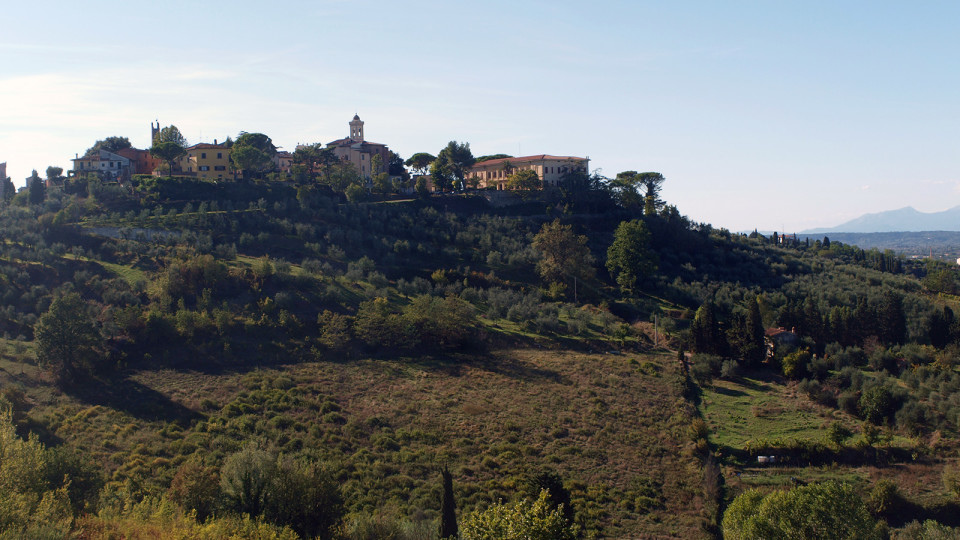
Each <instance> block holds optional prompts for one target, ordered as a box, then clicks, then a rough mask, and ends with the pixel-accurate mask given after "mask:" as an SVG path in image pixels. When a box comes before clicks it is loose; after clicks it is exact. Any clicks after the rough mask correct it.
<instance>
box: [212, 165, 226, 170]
mask: <svg viewBox="0 0 960 540" xmlns="http://www.w3.org/2000/svg"><path fill="white" fill-rule="evenodd" d="M213 170H215V171H225V170H227V167H226V165H214V167H213Z"/></svg>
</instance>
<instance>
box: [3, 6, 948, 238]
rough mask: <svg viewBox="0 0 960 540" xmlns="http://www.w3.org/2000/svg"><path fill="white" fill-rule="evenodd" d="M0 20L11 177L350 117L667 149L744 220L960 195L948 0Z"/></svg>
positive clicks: (421, 144)
mask: <svg viewBox="0 0 960 540" xmlns="http://www.w3.org/2000/svg"><path fill="white" fill-rule="evenodd" d="M4 11H5V13H4V21H3V22H2V27H3V32H0V162H2V161H6V162H7V163H8V174H9V176H11V177H12V178H13V180H14V182H15V183H16V184H17V185H22V184H23V183H24V178H25V177H26V176H28V175H29V174H30V170H31V169H34V168H35V169H38V170H39V171H40V172H41V174H42V173H43V170H44V169H46V167H47V166H48V165H57V166H61V167H64V168H68V167H69V166H70V161H69V160H70V158H72V157H73V156H74V154H76V153H82V152H83V151H84V150H85V149H86V148H88V147H89V146H91V145H92V144H93V143H94V142H95V141H96V140H97V139H102V138H104V137H107V136H111V135H123V136H127V137H129V138H130V140H131V142H133V144H134V145H135V146H138V147H146V146H148V145H149V127H150V126H149V125H150V122H152V121H154V120H157V119H159V121H160V122H161V123H162V124H163V125H169V124H175V125H177V126H178V127H179V128H180V129H181V131H182V132H183V133H184V134H185V135H186V136H187V138H188V139H189V141H190V142H191V143H194V142H201V141H203V142H210V141H212V140H213V139H220V140H222V139H223V138H225V137H226V136H227V135H231V136H234V137H235V136H236V135H237V133H239V132H240V131H259V132H263V133H266V134H267V135H269V136H270V137H272V138H273V140H274V142H275V143H276V144H277V145H279V146H282V147H284V148H286V149H290V150H292V149H293V148H294V147H295V146H296V144H297V143H303V142H329V141H331V140H334V139H337V138H340V137H343V136H346V135H347V133H348V131H347V129H348V128H347V122H348V121H349V120H350V118H352V116H353V114H354V113H359V114H360V116H361V118H363V120H364V121H365V122H366V125H365V134H366V136H367V138H368V139H370V140H373V141H376V142H382V143H386V144H388V145H389V146H390V147H391V149H393V150H394V151H396V152H398V153H399V154H401V155H402V156H403V157H409V156H410V155H411V154H413V153H415V152H421V151H426V152H430V153H433V154H436V153H437V151H439V149H440V148H442V147H443V146H444V145H445V144H446V143H447V141H449V140H458V141H466V142H469V143H470V145H471V147H472V149H473V152H474V155H482V154H492V153H507V154H512V155H527V154H541V153H549V154H561V155H576V156H589V157H590V159H591V166H592V167H595V168H601V169H602V172H603V174H605V175H607V176H613V175H615V174H616V173H617V172H619V171H623V170H631V169H632V170H640V171H659V172H661V173H663V174H664V176H665V177H666V178H667V182H666V183H665V184H664V191H663V195H664V198H665V199H666V200H667V201H668V202H670V203H672V204H675V205H677V206H678V208H679V209H680V211H681V212H682V213H684V214H686V215H688V216H689V217H690V218H691V219H694V220H695V221H702V222H710V223H712V224H714V225H715V226H718V227H727V228H729V229H731V230H752V229H753V228H759V229H761V230H786V231H788V232H789V231H799V230H802V229H805V228H810V227H817V226H832V225H836V224H839V223H841V222H843V221H846V220H848V219H852V218H855V217H858V216H860V215H862V214H864V213H867V212H878V211H883V210H889V209H894V208H900V207H903V206H908V205H910V206H913V207H915V208H917V209H918V210H921V211H926V212H931V211H939V210H944V209H946V208H949V207H952V206H956V205H957V204H960V159H958V149H960V93H958V92H957V89H958V88H960V84H958V83H960V69H958V68H960V39H958V38H957V36H956V29H955V26H956V22H957V21H958V20H960V17H958V16H960V4H957V3H955V2H923V3H910V4H909V5H908V4H906V3H901V2H820V1H806V2H760V1H754V2H746V1H744V2H736V1H734V2H722V3H721V2H715V1H699V2H695V1H676V2H610V1H597V2H592V3H587V2H569V1H550V2H532V1H528V2H516V1H515V2H505V1H489V2H483V3H461V2H442V1H416V0H414V1H411V2H382V1H373V0H353V1H349V2H348V1H342V0H327V1H323V0H320V1H310V2H306V1H304V2H296V1H279V2H273V3H264V2H249V1H246V0H238V1H234V2H231V3H226V4H223V3H212V2H186V1H180V0H170V1H167V2H163V3H155V2H130V1H127V2H115V1H97V0H93V1H91V2H73V1H70V2H66V1H45V0H39V1H35V2H30V3H26V2H18V3H16V4H15V5H13V6H7V7H5V8H4Z"/></svg>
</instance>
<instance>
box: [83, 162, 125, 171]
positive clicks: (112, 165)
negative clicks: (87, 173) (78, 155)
mask: <svg viewBox="0 0 960 540" xmlns="http://www.w3.org/2000/svg"><path fill="white" fill-rule="evenodd" d="M107 163H109V164H110V165H109V167H110V168H111V169H116V168H117V167H119V166H120V162H119V161H101V162H100V168H101V169H106V168H107ZM78 165H79V166H78V167H77V168H78V169H96V166H95V165H94V164H93V163H88V162H85V161H81V162H80V163H79V164H78Z"/></svg>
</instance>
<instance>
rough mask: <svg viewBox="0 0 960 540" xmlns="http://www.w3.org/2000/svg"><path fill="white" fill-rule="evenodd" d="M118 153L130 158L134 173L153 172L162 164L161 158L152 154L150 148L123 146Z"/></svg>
mask: <svg viewBox="0 0 960 540" xmlns="http://www.w3.org/2000/svg"><path fill="white" fill-rule="evenodd" d="M116 154H117V155H119V156H123V157H125V158H127V159H129V160H130V162H131V167H132V170H133V174H153V171H155V170H156V169H157V167H159V166H160V159H158V158H156V157H154V156H153V155H151V154H150V151H149V150H140V149H139V148H123V149H121V150H117V152H116Z"/></svg>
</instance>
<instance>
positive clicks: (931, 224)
mask: <svg viewBox="0 0 960 540" xmlns="http://www.w3.org/2000/svg"><path fill="white" fill-rule="evenodd" d="M920 231H960V206H955V207H953V208H950V209H949V210H944V211H942V212H929V213H927V212H920V211H919V210H916V209H914V208H913V207H911V206H906V207H904V208H900V209H899V210H888V211H886V212H878V213H875V214H864V215H862V216H860V217H858V218H856V219H853V220H850V221H848V222H846V223H842V224H840V225H837V226H836V227H825V228H818V229H809V230H806V231H802V232H801V233H800V234H824V233H838V232H847V233H871V232H920Z"/></svg>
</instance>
